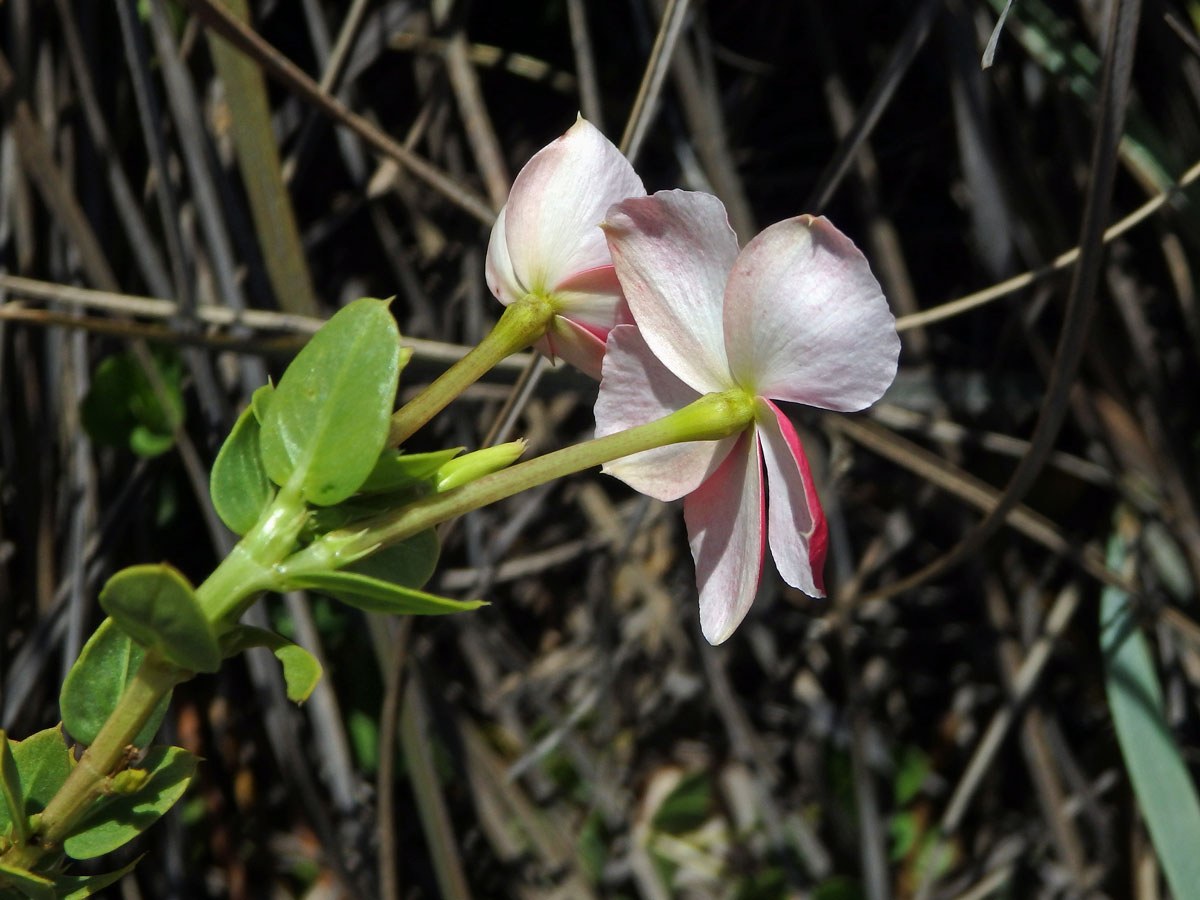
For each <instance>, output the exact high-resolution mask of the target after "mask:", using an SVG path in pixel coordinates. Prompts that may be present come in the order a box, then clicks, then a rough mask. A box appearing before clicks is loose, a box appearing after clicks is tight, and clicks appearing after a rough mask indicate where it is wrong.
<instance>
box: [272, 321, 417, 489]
mask: <svg viewBox="0 0 1200 900" xmlns="http://www.w3.org/2000/svg"><path fill="white" fill-rule="evenodd" d="M411 353H412V351H411V350H408V349H407V348H403V350H402V348H401V346H400V330H399V329H398V328H397V327H396V321H395V319H393V318H392V314H391V313H390V312H389V311H388V305H387V303H386V302H385V301H383V300H372V299H370V298H363V299H361V300H355V301H354V302H353V303H351V304H349V305H348V306H346V307H343V308H342V309H341V310H339V311H338V312H337V313H336V314H335V315H334V316H333V318H331V319H330V320H329V321H328V322H326V323H325V326H324V327H323V328H322V329H321V330H320V331H318V332H317V333H316V334H315V335H313V337H312V340H310V341H309V342H308V343H307V344H306V345H305V346H304V349H303V350H301V351H300V353H299V354H297V356H296V358H295V359H294V360H292V363H291V365H289V366H288V368H287V371H286V372H284V373H283V378H281V379H280V381H279V386H278V387H277V388H276V389H275V392H274V394H273V395H272V396H271V402H270V403H269V404H267V410H266V417H265V419H264V421H263V425H262V435H261V446H262V460H263V463H264V465H265V467H266V471H267V474H268V475H269V476H270V478H271V480H272V481H274V482H275V483H276V484H278V485H283V484H286V483H288V482H289V481H294V482H295V483H297V484H298V486H299V487H300V489H301V491H302V493H303V495H304V497H305V499H306V500H308V501H309V502H310V503H312V504H314V505H317V506H331V505H333V504H335V503H338V502H340V501H342V500H345V499H346V498H347V497H349V496H350V495H351V494H353V493H354V492H355V491H357V490H358V488H359V486H360V485H361V484H362V483H363V482H364V481H365V480H366V478H367V476H368V475H369V474H370V473H371V470H372V469H373V468H374V466H375V462H376V460H377V459H378V458H379V453H380V451H381V450H383V447H384V444H385V443H386V441H387V433H388V425H389V422H390V419H391V414H392V406H393V404H394V403H395V400H396V386H397V385H398V383H399V379H400V369H401V368H402V367H403V363H404V362H407V358H408V356H411Z"/></svg>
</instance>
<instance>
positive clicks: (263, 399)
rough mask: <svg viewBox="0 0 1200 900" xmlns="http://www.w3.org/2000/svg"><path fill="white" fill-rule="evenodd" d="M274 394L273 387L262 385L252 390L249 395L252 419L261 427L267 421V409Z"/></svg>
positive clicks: (271, 385)
mask: <svg viewBox="0 0 1200 900" xmlns="http://www.w3.org/2000/svg"><path fill="white" fill-rule="evenodd" d="M274 393H275V385H273V384H264V385H262V386H260V387H257V388H255V389H254V393H253V394H251V395H250V408H251V409H252V410H254V418H256V419H258V424H259V425H261V424H262V423H263V422H265V421H266V419H267V407H268V406H269V405H270V404H271V396H272V395H273V394H274Z"/></svg>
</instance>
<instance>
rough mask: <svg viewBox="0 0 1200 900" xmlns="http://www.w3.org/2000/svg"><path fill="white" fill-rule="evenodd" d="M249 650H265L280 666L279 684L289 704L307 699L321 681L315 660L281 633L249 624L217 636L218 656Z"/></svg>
mask: <svg viewBox="0 0 1200 900" xmlns="http://www.w3.org/2000/svg"><path fill="white" fill-rule="evenodd" d="M250 647H266V648H267V649H268V650H270V651H271V652H272V653H274V654H275V658H276V659H278V660H279V662H280V664H281V665H282V666H283V682H284V684H285V685H287V695H288V699H289V700H291V701H292V702H293V703H303V702H304V701H305V700H307V699H308V697H309V695H310V694H311V693H312V692H313V688H315V687H316V686H317V682H318V681H320V680H321V664H320V663H319V662H318V661H317V658H316V657H315V656H313V655H312V654H311V653H309V652H308V651H307V650H305V649H304V648H303V647H301V646H300V645H298V644H293V643H292V642H291V641H289V640H288V639H287V638H285V637H284V636H283V635H281V634H276V633H275V632H273V631H267V630H266V629H265V628H255V627H254V626H253V625H237V626H234V627H233V628H232V629H230V630H229V631H227V632H226V633H225V634H223V635H222V636H221V655H222V656H224V657H226V658H228V657H230V656H233V655H235V654H237V653H241V652H242V651H243V650H247V649H249V648H250Z"/></svg>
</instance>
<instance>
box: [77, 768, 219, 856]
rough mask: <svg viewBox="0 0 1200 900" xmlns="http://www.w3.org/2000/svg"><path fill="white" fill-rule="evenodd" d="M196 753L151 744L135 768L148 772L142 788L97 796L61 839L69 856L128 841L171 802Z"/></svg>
mask: <svg viewBox="0 0 1200 900" xmlns="http://www.w3.org/2000/svg"><path fill="white" fill-rule="evenodd" d="M196 761H197V757H196V756H195V754H192V753H189V752H188V751H187V750H184V749H183V748H182V747H152V748H151V749H150V751H149V752H148V753H147V754H146V758H145V759H144V760H142V762H140V763H139V764H138V768H139V769H145V770H146V771H147V772H149V773H150V777H149V778H147V779H146V783H145V784H144V785H143V786H142V789H141V790H139V791H137V792H136V793H133V794H116V795H112V796H108V797H103V798H101V799H100V800H97V801H96V803H95V804H94V805H93V806H92V808H91V809H90V810H89V811H88V813H87V815H85V816H84V818H83V820H82V821H81V822H80V824H79V827H78V828H77V829H76V830H75V832H74V834H72V835H71V836H70V837H68V838H67V839H66V840H65V841H64V842H63V849H64V850H65V851H66V853H67V856H69V857H71V858H72V859H92V858H93V857H96V856H103V855H104V854H105V853H111V852H112V851H113V850H116V849H117V848H118V847H120V846H123V845H124V844H127V843H129V842H130V841H131V840H133V839H134V838H135V837H137V836H138V835H139V834H141V833H142V832H143V831H145V830H146V829H147V828H149V827H150V826H151V825H153V824H154V823H155V822H156V821H158V819H159V817H160V816H161V815H162V814H163V813H165V812H166V811H167V810H168V809H170V808H171V807H172V806H174V805H175V801H177V800H178V799H179V798H180V797H182V796H183V792H184V791H185V790H187V786H188V782H189V781H191V779H192V775H193V773H195V771H196Z"/></svg>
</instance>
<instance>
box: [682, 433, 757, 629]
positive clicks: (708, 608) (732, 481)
mask: <svg viewBox="0 0 1200 900" xmlns="http://www.w3.org/2000/svg"><path fill="white" fill-rule="evenodd" d="M764 512H765V511H764V509H763V494H762V466H761V465H760V463H759V458H758V439H757V438H756V437H755V436H754V431H753V430H752V429H747V430H746V431H744V432H742V434H741V435H740V436H739V437H738V439H737V444H735V445H734V448H733V450H732V451H731V452H730V454H729V456H727V457H726V458H725V461H724V462H723V463H722V464H721V467H720V468H719V469H717V471H716V472H714V473H713V475H712V477H711V478H709V479H708V480H707V481H706V482H704V484H702V485H700V487H699V488H697V489H696V490H695V491H693V492H692V493H690V494H688V496H687V497H686V498H685V499H684V501H683V518H684V521H685V522H686V523H687V530H688V542H689V543H690V544H691V547H692V556H693V557H694V558H695V560H696V584H697V586H698V587H699V588H700V629H701V630H702V631H703V632H704V637H705V639H707V641H708V642H709V643H710V644H720V643H721V642H722V641H724V640H726V639H727V638H728V637H729V636H730V635H731V634H733V630H734V629H735V628H737V627H738V625H739V624H740V623H741V621H742V619H744V618H745V617H746V613H747V612H749V610H750V606H751V604H753V603H754V595H755V594H756V593H757V592H758V582H759V578H760V577H761V576H762V558H763V531H765V530H766V521H765V517H764Z"/></svg>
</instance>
